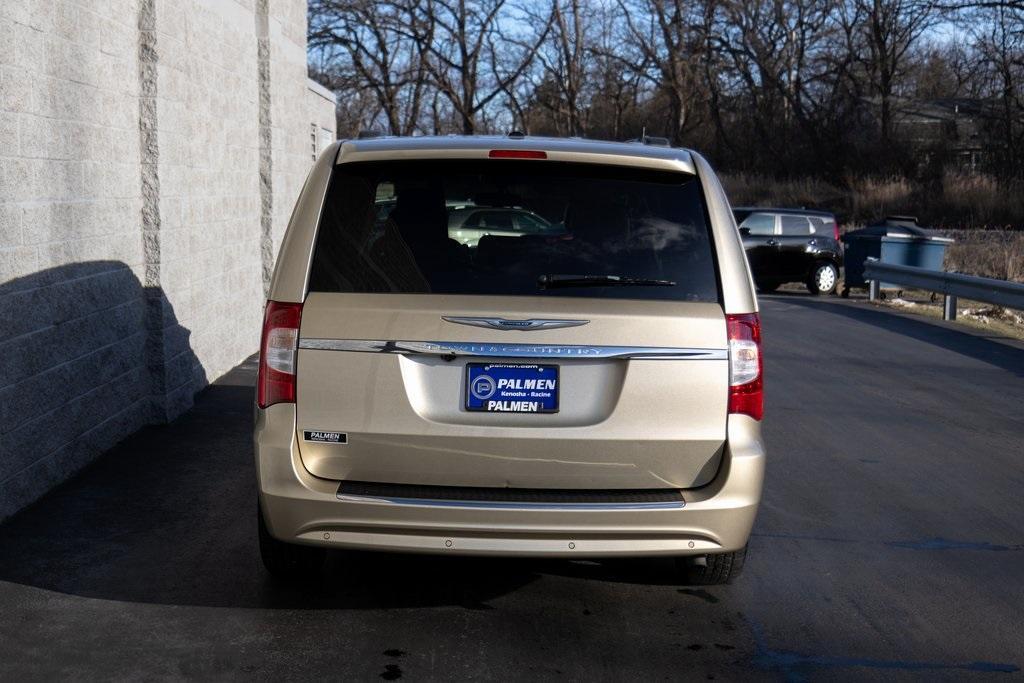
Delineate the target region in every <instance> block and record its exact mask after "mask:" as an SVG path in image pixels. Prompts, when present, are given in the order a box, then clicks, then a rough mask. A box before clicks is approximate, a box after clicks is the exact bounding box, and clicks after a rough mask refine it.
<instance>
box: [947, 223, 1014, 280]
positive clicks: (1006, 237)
mask: <svg viewBox="0 0 1024 683" xmlns="http://www.w3.org/2000/svg"><path fill="white" fill-rule="evenodd" d="M943 234H945V235H946V236H948V237H952V238H953V239H955V240H956V241H955V242H954V243H953V244H951V245H950V246H949V249H948V250H947V251H946V270H952V271H957V272H960V273H967V274H969V275H980V276H982V277H994V278H997V279H999V280H1012V281H1015V282H1024V232H1016V231H1009V230H948V231H943Z"/></svg>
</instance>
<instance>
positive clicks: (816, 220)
mask: <svg viewBox="0 0 1024 683" xmlns="http://www.w3.org/2000/svg"><path fill="white" fill-rule="evenodd" d="M810 221H811V232H813V233H815V234H818V235H826V236H828V237H831V236H832V232H833V230H835V226H836V219H835V218H825V217H824V216H810Z"/></svg>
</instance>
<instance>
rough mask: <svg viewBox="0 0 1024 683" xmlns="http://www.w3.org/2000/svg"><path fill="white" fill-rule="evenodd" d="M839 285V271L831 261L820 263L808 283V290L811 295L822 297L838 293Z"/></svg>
mask: <svg viewBox="0 0 1024 683" xmlns="http://www.w3.org/2000/svg"><path fill="white" fill-rule="evenodd" d="M838 284H839V269H838V268H836V265H835V264H834V263H832V262H831V261H819V262H818V263H817V265H815V267H814V272H813V273H811V278H810V279H809V280H808V281H807V289H808V290H809V291H810V292H811V294H815V295H817V296H821V295H823V294H831V293H832V292H834V291H836V285H838Z"/></svg>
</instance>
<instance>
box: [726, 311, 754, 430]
mask: <svg viewBox="0 0 1024 683" xmlns="http://www.w3.org/2000/svg"><path fill="white" fill-rule="evenodd" d="M725 325H726V329H727V331H728V335H729V412H730V413H737V414H740V415H749V416H750V417H752V418H754V419H755V420H760V419H761V418H762V417H763V416H764V365H763V363H762V359H761V319H760V318H759V317H758V315H757V313H735V314H729V315H726V316H725Z"/></svg>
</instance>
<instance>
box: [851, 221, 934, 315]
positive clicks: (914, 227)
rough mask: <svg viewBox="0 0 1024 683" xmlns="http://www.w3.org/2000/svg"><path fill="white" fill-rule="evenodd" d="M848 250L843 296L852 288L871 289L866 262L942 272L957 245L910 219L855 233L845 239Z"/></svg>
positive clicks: (886, 223) (882, 223) (885, 284)
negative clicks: (949, 251)
mask: <svg viewBox="0 0 1024 683" xmlns="http://www.w3.org/2000/svg"><path fill="white" fill-rule="evenodd" d="M842 240H843V244H844V245H846V249H845V256H844V258H845V261H846V263H845V266H846V270H845V274H844V278H843V292H842V295H843V296H848V295H849V293H850V288H851V287H867V286H868V283H867V281H866V280H865V279H864V261H866V260H867V259H868V258H876V259H878V260H879V261H882V262H884V263H895V264H897V265H901V266H916V267H918V268H927V269H929V270H942V263H943V260H944V259H945V257H946V247H948V246H949V245H950V244H952V243H953V240H952V239H950V238H949V237H942V236H941V235H938V234H937V233H935V232H934V231H932V230H926V229H925V228H922V227H921V226H919V225H918V224H917V219H916V218H912V217H910V216H888V217H887V218H886V219H885V220H884V221H882V222H881V223H877V224H875V225H869V226H868V227H866V228H861V229H860V230H852V231H850V232H848V233H846V234H845V235H843V237H842ZM881 286H882V288H883V289H886V288H887V289H899V287H898V286H897V285H891V284H889V283H885V282H883V283H881Z"/></svg>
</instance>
